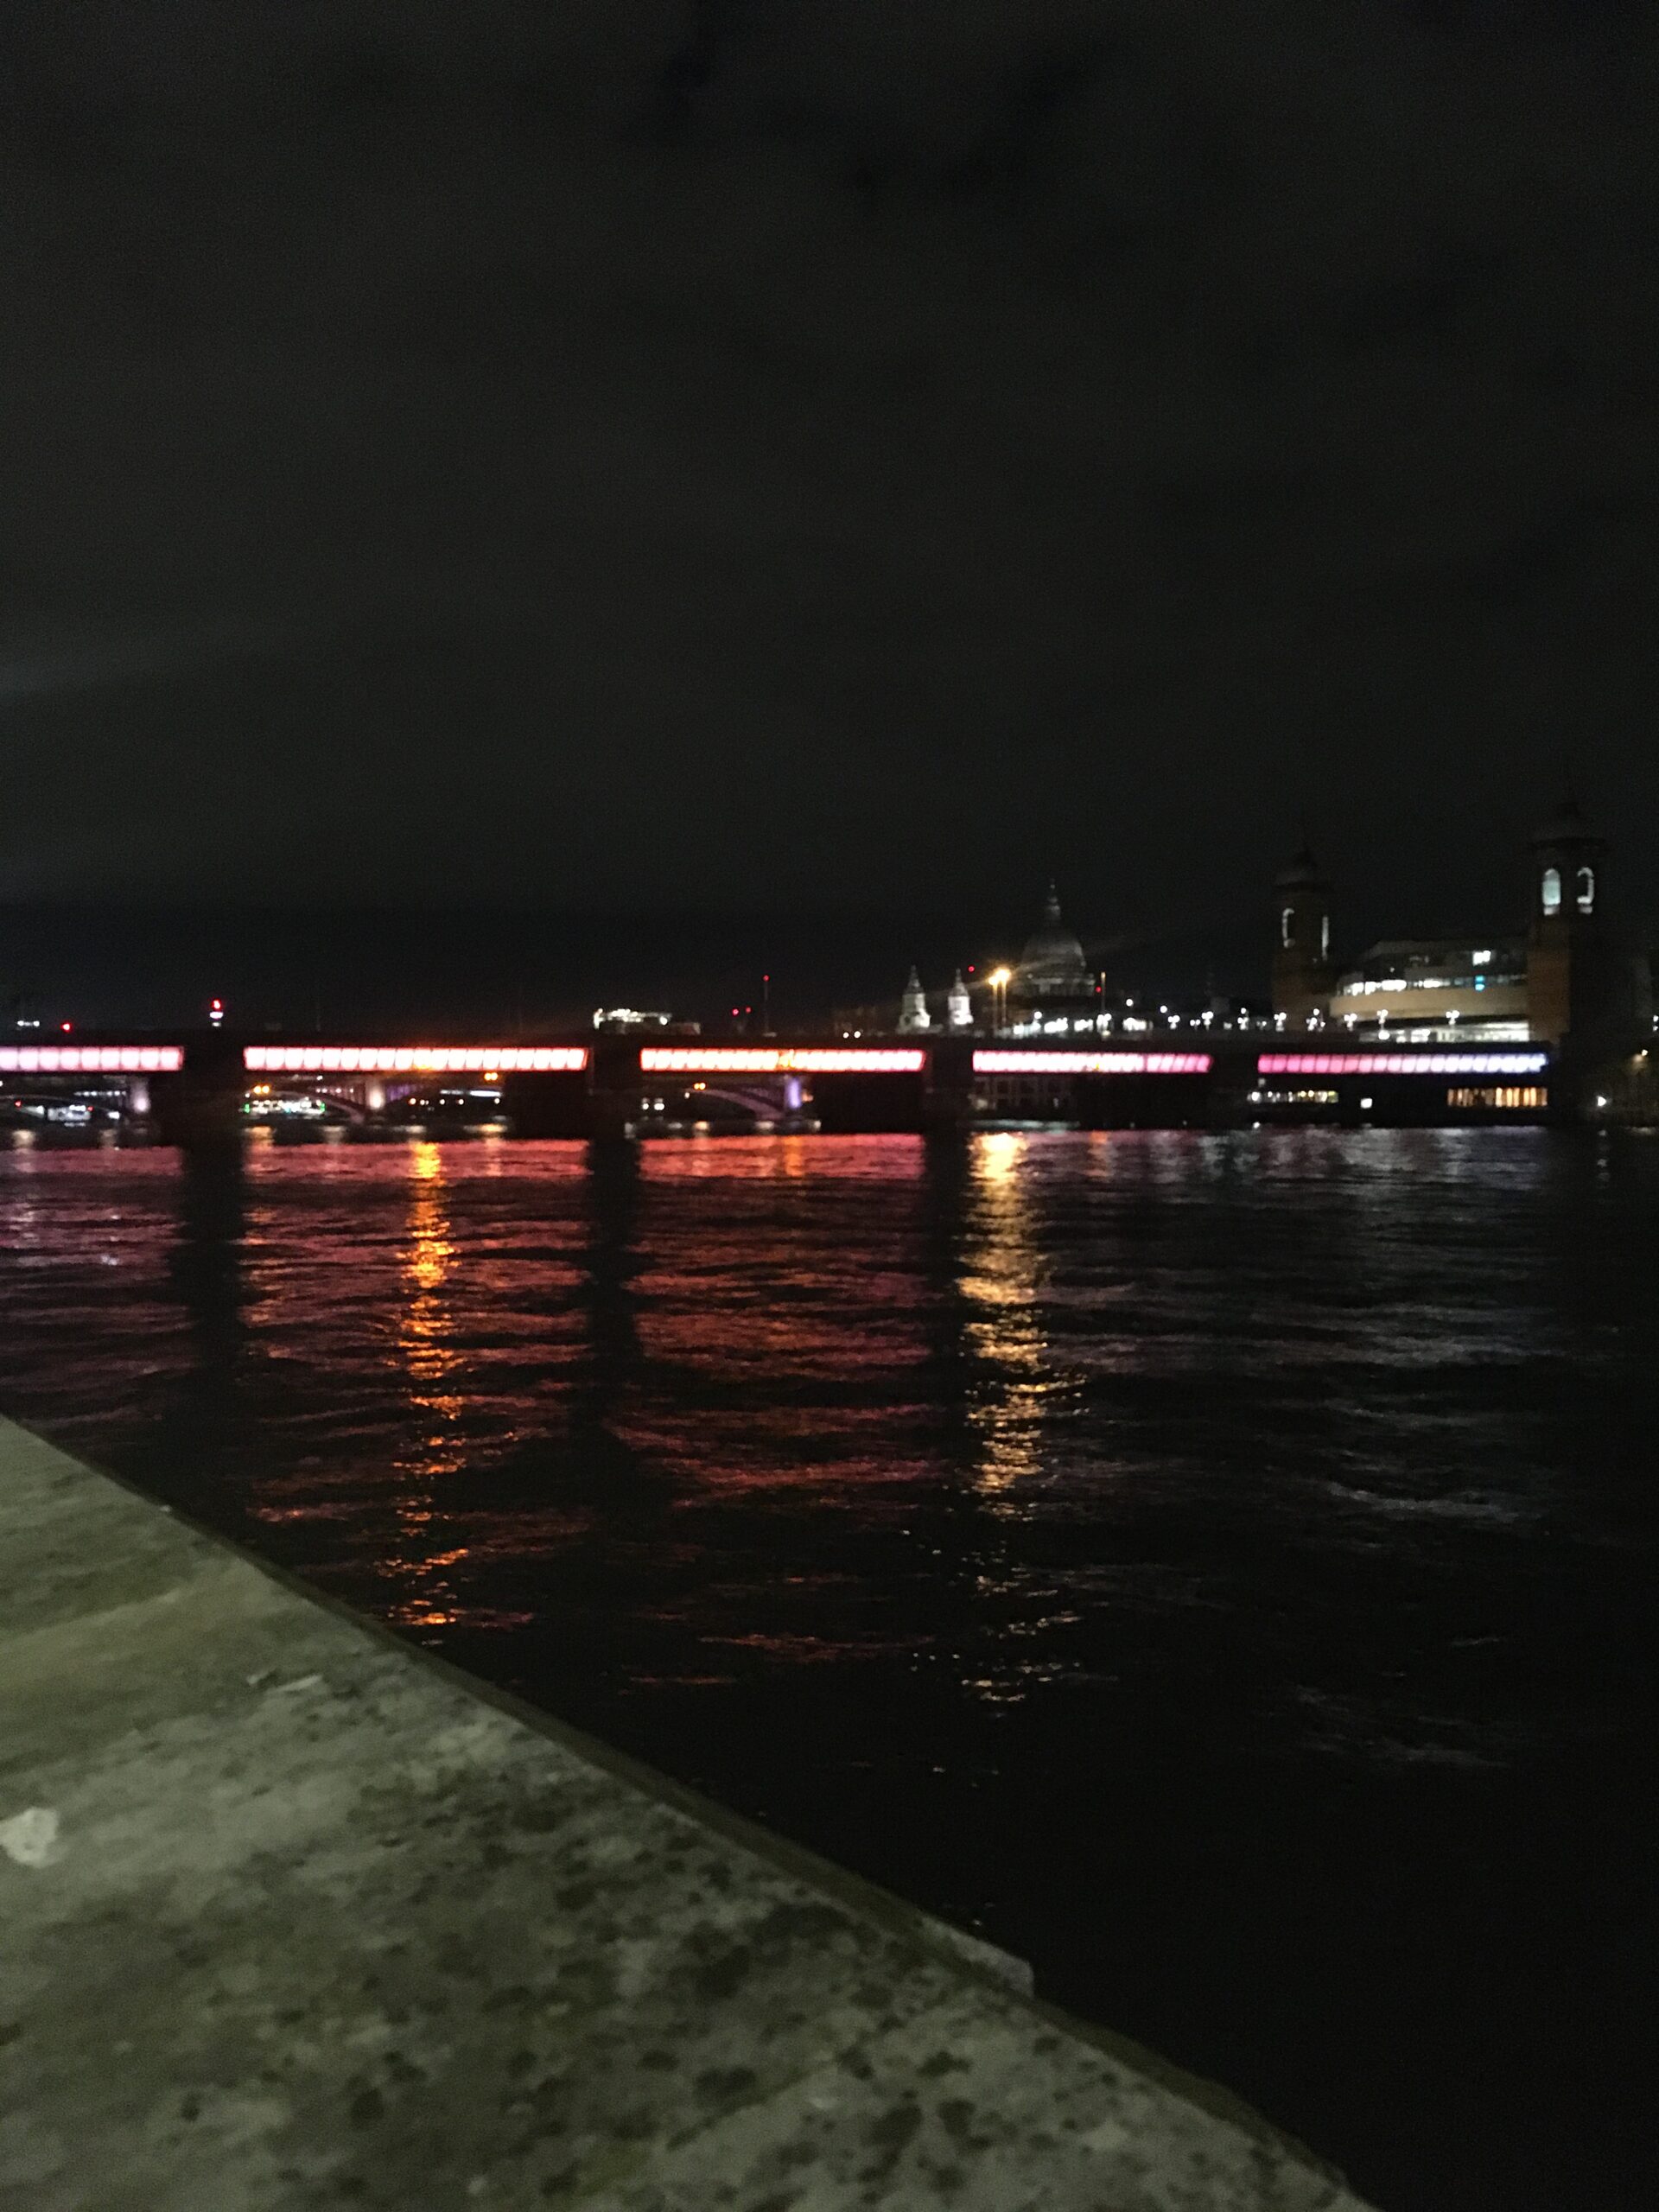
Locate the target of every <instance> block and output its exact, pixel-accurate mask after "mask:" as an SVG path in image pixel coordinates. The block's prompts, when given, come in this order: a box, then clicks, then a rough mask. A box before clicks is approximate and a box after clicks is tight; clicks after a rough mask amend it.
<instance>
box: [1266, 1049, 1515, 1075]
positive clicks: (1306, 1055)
mask: <svg viewBox="0 0 1659 2212" xmlns="http://www.w3.org/2000/svg"><path fill="white" fill-rule="evenodd" d="M1548 1065H1549V1055H1548V1052H1263V1053H1262V1055H1261V1056H1260V1058H1258V1059H1257V1061H1256V1064H1255V1067H1256V1073H1257V1074H1258V1075H1541V1074H1542V1073H1543V1071H1544V1070H1545V1069H1546V1068H1547V1067H1548Z"/></svg>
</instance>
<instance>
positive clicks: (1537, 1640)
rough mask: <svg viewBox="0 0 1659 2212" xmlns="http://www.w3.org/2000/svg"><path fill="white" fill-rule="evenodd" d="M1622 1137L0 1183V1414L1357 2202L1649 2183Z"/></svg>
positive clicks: (1114, 1144) (294, 1168) (893, 1144)
mask: <svg viewBox="0 0 1659 2212" xmlns="http://www.w3.org/2000/svg"><path fill="white" fill-rule="evenodd" d="M1656 1259H1659V1142H1655V1141H1647V1140H1644V1139H1643V1138H1641V1137H1639V1136H1630V1137H1625V1138H1618V1137H1592V1136H1584V1137H1578V1136H1570V1135H1560V1134H1556V1133H1552V1132H1548V1131H1545V1130H1519V1129H1516V1130H1491V1131H1478V1130H1460V1131H1446V1130H1440V1131H1414V1132H1389V1131H1383V1130H1368V1131H1364V1132H1352V1133H1344V1132H1340V1131H1334V1130H1320V1131H1309V1132H1298V1131H1290V1130H1263V1131H1256V1132H1235V1133H1230V1134H1227V1135H1198V1134H1190V1133H1184V1134H1167V1135H1159V1134H1146V1133H1136V1134H1124V1135H1118V1134H1110V1135H1071V1134H1058V1133H1057V1134H1054V1135H1015V1134H992V1133H987V1134H984V1135H979V1136H976V1137H973V1138H971V1139H969V1140H968V1141H965V1142H964V1143H963V1144H961V1145H943V1146H931V1147H930V1146H929V1145H927V1144H925V1143H924V1142H923V1141H920V1140H913V1139H909V1138H893V1137H884V1138H875V1137H870V1138H849V1139H845V1140H841V1139H832V1138H823V1137H820V1138H810V1137H809V1138H798V1139H791V1138H776V1137H756V1138H752V1139H751V1138H722V1139H709V1140H703V1141H686V1142H678V1143H676V1142H668V1141H664V1142H658V1143H653V1144H648V1145H644V1146H639V1147H621V1146H619V1147H615V1148H614V1149H610V1148H606V1147H598V1148H594V1149H592V1150H590V1149H589V1148H588V1147H582V1146H580V1145H560V1144H545V1145H542V1144H531V1143H518V1142H513V1141H507V1140H505V1139H493V1138H490V1139H483V1140H476V1141H456V1142H453V1143H445V1144H442V1145H440V1144H437V1143H429V1142H408V1143H397V1142H394V1143H384V1144H378V1145H375V1144H359V1143H355V1142H343V1141H337V1142H317V1143H308V1144H305V1145H284V1144H278V1143H276V1142H272V1141H270V1140H269V1139H264V1140H260V1139H255V1140H253V1141H251V1142H250V1143H249V1144H248V1145H247V1147H245V1150H244V1152H243V1153H242V1154H241V1155H240V1156H239V1159H236V1160H226V1159H224V1158H215V1157H210V1156H203V1157H200V1158H188V1157H185V1156H182V1155H181V1154H177V1153H175V1152H172V1151H167V1150H161V1149H156V1150H144V1149H129V1150H117V1149H111V1148H102V1149H98V1148H86V1149H76V1148H72V1147H66V1148H62V1149H54V1148H50V1147H47V1146H45V1145H43V1144H40V1145H31V1144H29V1143H28V1142H26V1141H25V1142H23V1143H21V1144H20V1143H18V1142H16V1141H15V1140H14V1141H13V1142H12V1143H11V1144H10V1147H5V1146H3V1145H0V1408H3V1409H4V1410H5V1411H7V1412H10V1413H12V1414H16V1415H17V1416H18V1417H20V1418H22V1419H24V1420H27V1421H31V1422H33V1423H35V1424H36V1425H37V1426H39V1427H41V1428H43V1429H44V1430H45V1431H47V1432H48V1433H49V1434H51V1435H53V1436H54V1437H55V1438H57V1439H58V1440H60V1441H62V1442H63V1443H65V1444H66V1445H67V1446H70V1447H72V1448H76V1449H79V1450H81V1451H83V1452H86V1453H87V1454H88V1455H90V1456H91V1457H92V1458H93V1459H97V1460H99V1461H100V1462H101V1463H103V1464H104V1465H107V1466H109V1467H111V1468H113V1469H115V1470H116V1471H119V1472H122V1473H124V1474H126V1475H128V1476H130V1477H132V1478H136V1479H137V1480H138V1481H140V1482H142V1483H143V1484H146V1485H148V1486H149V1487H150V1488H151V1489H152V1490H154V1491H156V1492H158V1493H161V1494H162V1495H164V1496H166V1497H169V1498H171V1499H173V1500H175V1501H176V1502H177V1503H180V1504H181V1506H183V1507H185V1508H187V1509H188V1510H190V1511H191V1512H193V1513H194V1514H196V1515H198V1516H200V1517H202V1518H204V1519H206V1520H208V1521H210V1522H213V1523H215V1524H217V1525H218V1526H219V1527H220V1528H223V1529H226V1530H228V1531H229V1532H231V1533H232V1535H236V1536H237V1537H238V1538H240V1539H243V1540H245V1541H250V1542H251V1543H253V1544H255V1545H257V1546H258V1547H259V1548H262V1549H264V1550H265V1551H267V1552H269V1553H270V1554H274V1555H275V1556H277V1557H278V1558H280V1559H281V1560H283V1561H284V1562H286V1563H287V1564H289V1565H290V1566H291V1567H296V1568H297V1569H298V1570H299V1571H301V1572H302V1573H304V1574H305V1575H307V1576H308V1577H309V1578H311V1579H313V1580H315V1582H316V1583H318V1584H319V1585H321V1586H322V1587H323V1588H324V1589H326V1590H327V1591H330V1592H334V1593H335V1594H337V1595H338V1596H340V1597H342V1598H344V1599H348V1600H349V1601H350V1602H352V1603H353V1605H358V1606H359V1607H362V1608H363V1609H365V1610H366V1611H372V1612H374V1613H376V1614H378V1615H379V1616H381V1617H382V1618H385V1619H386V1620H388V1621H390V1622H392V1623H394V1624H397V1625H398V1626H399V1627H401V1628H402V1629H404V1630H406V1631H407V1632H408V1633H409V1634H410V1635H411V1636H414V1637H418V1638H419V1639H421V1640H422V1641H423V1642H424V1643H430V1644H432V1645H434V1646H435V1648H437V1649H439V1650H441V1651H442V1652H443V1653H445V1654H446V1655H447V1656H449V1657H451V1658H453V1659H454V1660H456V1661H458V1662H461V1664H463V1665H465V1666H467V1667H468V1668H471V1669H474V1670H476V1671H477V1672H478V1673H480V1674H481V1675H487V1676H488V1677H490V1678H491V1679H492V1680H493V1681H497V1682H499V1683H503V1684H505V1685H507V1686H509V1687H511V1688H513V1689H515V1690H517V1691H518V1692H520V1693H522V1694H524V1695H526V1696H528V1697H530V1698H531V1699H534V1700H537V1702H539V1703H541V1704H543V1705H544V1706H546V1707H549V1708H550V1710H552V1711H553V1712H555V1713H558V1714H560V1715H561V1716H563V1717H564V1718H566V1719H570V1720H572V1721H575V1722H576V1723H577V1724H579V1725H581V1726H584V1727H587V1728H589V1729H591V1730H593V1731H594V1732H596V1733H598V1734H600V1735H601V1736H603V1737H605V1738H607V1739H609V1740H611V1741H613V1742H614V1743H616V1744H618V1745H621V1746H623V1747H625V1748H626V1749H627V1750H628V1751H632V1752H634V1753H636V1754H638V1755H639V1756H640V1757H642V1758H645V1759H647V1760H649V1761H651V1762H652V1764H656V1765H658V1766H659V1767H662V1768H664V1769H666V1770H669V1771H671V1772H672V1773H674V1774H676V1775H677V1776H679V1777H682V1778H683V1779H684V1780H686V1781H688V1782H690V1783H694V1784H696V1785H697V1786H698V1787H700V1788H702V1789H706V1790H708V1791H710V1792H712V1793H713V1794H714V1795H715V1796H719V1797H721V1798H722V1799H724V1800H725V1801H726V1802H728V1803H730V1804H732V1805H734V1806H735V1807H737V1808H740V1809H741V1810H742V1811H744V1812H746V1813H747V1814H750V1815H754V1816H756V1817H758V1818H760V1819H761V1820H763V1821H767V1822H769V1823H771V1824H772V1825H773V1826H775V1827H777V1828H779V1829H780V1830H782V1831H785V1832H786V1833H788V1834H791V1835H794V1836H796V1837H798V1838H799V1839H801V1840H804V1841H805V1842H807V1843H810V1844H811V1845H812V1846H814V1847H817V1849H819V1850H820V1851H822V1852H823V1853H826V1854H828V1855H829V1857H831V1858H833V1859H837V1860H840V1861H841V1862H842V1863H844V1864H847V1865H849V1866H855V1867H856V1868H858V1869H859V1870H860V1871H861V1872H864V1873H866V1874H868V1875H869V1876H872V1877H873V1878H875V1879H876V1880H878V1881H880V1882H881V1883H884V1884H886V1885H888V1886H890V1887H892V1888H893V1889H896V1890H898V1891H902V1892H904V1893H905V1894H906V1895H908V1896H910V1897H913V1898H915V1899H916V1900H918V1902H920V1903H922V1904H926V1905H928V1906H930V1907H931V1908H933V1909H934V1910H938V1911H939V1912H942V1913H944V1914H945V1915H947V1916H950V1917H952V1918H954V1919H956V1920H957V1921H959V1922H962V1923H967V1924H969V1925H971V1926H973V1927H975V1928H976V1929H981V1930H982V1931H983V1932H984V1933H985V1934H986V1935H988V1936H990V1937H991V1938H993V1939H994V1940H995V1941H996V1942H1000V1943H1001V1944H1003V1945H1005V1946H1006V1947H1007V1948H1010V1949H1011V1950H1014V1951H1015V1952H1017V1953H1019V1954H1020V1955H1022V1956H1024V1957H1026V1958H1028V1959H1030V1960H1031V1961H1033V1964H1034V1966H1035V1968H1036V1972H1037V1977H1038V1984H1039V1990H1041V1991H1042V1992H1043V1993H1046V1994H1047V1995H1050V1996H1052V1997H1053V1998H1054V1999H1058V2001H1060V2002H1063V2003H1065V2004H1067V2005H1072V2006H1074V2007H1076V2008H1077V2009H1078V2010H1080V2011H1082V2012H1086V2013H1088V2014H1090V2015H1091V2016H1093V2017H1095V2018H1100V2019H1103V2020H1104V2021H1105V2022H1107V2023H1108V2024H1110V2025H1112V2026H1114V2027H1116V2028H1117V2029H1120V2030H1122V2031H1124V2032H1126V2033H1128V2034H1129V2035H1132V2036H1135V2037H1139V2038H1140V2039H1141V2040H1143V2041H1144V2042H1146V2043H1147V2044H1151V2045H1153V2046H1154V2048H1156V2049H1158V2050H1161V2051H1163V2052H1165V2053H1166V2054H1167V2055H1168V2056H1171V2057H1173V2058H1174V2059H1176V2060H1177V2061H1179V2063H1183V2064H1184V2065H1186V2066H1188V2067H1191V2068H1192V2069H1195V2070H1197V2071H1198V2072H1199V2073H1202V2074H1205V2075H1212V2076H1214V2077H1216V2078H1217V2079H1219V2080H1221V2081H1223V2082H1226V2083H1227V2084H1229V2085H1230V2087H1231V2088H1235V2089H1236V2090H1237V2091H1239V2092H1240V2093H1241V2094H1243V2095H1245V2096H1246V2097H1248V2098H1249V2099H1250V2100H1251V2101H1254V2102H1255V2103H1256V2104H1258V2105H1259V2106H1260V2107H1262V2109H1264V2110H1265V2111H1266V2112H1268V2113H1269V2114H1270V2115H1271V2116H1272V2117H1273V2118H1274V2119H1275V2120H1278V2121H1280V2122H1281V2124H1282V2125H1284V2126H1287V2127H1289V2128H1291V2129H1292V2130H1294V2132H1297V2133H1300V2134H1302V2135H1303V2136H1305V2137H1306V2139H1308V2140H1310V2141H1312V2142H1313V2143H1314V2144H1315V2145H1317V2146H1318V2147H1319V2149H1320V2150H1322V2151H1323V2152H1325V2153H1326V2154H1327V2155H1328V2156H1330V2157H1331V2158H1333V2159H1334V2160H1336V2161H1337V2162H1338V2163H1340V2164H1343V2165H1344V2167H1345V2168H1346V2169H1347V2171H1349V2173H1350V2175H1351V2177H1352V2178H1353V2180H1354V2181H1355V2182H1356V2183H1357V2185H1358V2186H1359V2187H1360V2188H1361V2189H1362V2190H1364V2191H1366V2192H1367V2193H1369V2194H1371V2195H1373V2196H1376V2198H1377V2199H1378V2200H1379V2201H1380V2202H1383V2204H1384V2205H1386V2206H1388V2207H1389V2212H1473V2208H1477V2207H1478V2208H1487V2207H1491V2208H1494V2212H1497V2208H1502V2212H1526V2209H1527V2208H1534V2207H1536V2208H1539V2209H1540V2212H1578V2209H1579V2208H1584V2212H1592V2208H1593V2209H1594V2212H1615V2208H1620V2207H1623V2206H1624V2205H1627V2204H1631V2205H1633V2204H1635V2203H1637V2202H1644V2201H1651V2197H1652V2192H1653V2184H1654V2182H1655V2179H1656V2177H1659V2160H1656V2158H1655V2156H1654V2146H1653V2144H1652V2141H1651V2139H1650V2138H1649V2135H1648V2133H1647V2129H1648V2126H1649V2121H1648V2119H1647V2113H1646V2106H1647V2094H1646V2088H1645V2082H1644V2081H1642V2082H1639V2081H1638V2079H1637V2064H1636V2061H1635V2057H1634V2050H1635V2044H1636V2038H1637V2036H1638V2035H1639V2033H1640V2028H1641V2024H1642V2023H1643V2017H1644V2015H1645V2013H1646V2012H1647V2011H1648V2009H1649V1999H1650V1990H1651V1986H1652V1985H1651V1976H1652V1974H1653V1968H1654V1965H1655V1951H1656V1946H1655V1934H1656V1918H1659V1914H1656V1901H1655V1900H1656V1890H1655V1885H1654V1881H1653V1869H1652V1863H1651V1857H1650V1851H1649V1834H1648V1816H1647V1814H1646V1810H1645V1799H1646V1795H1647V1787H1646V1785H1647V1783H1648V1779H1649V1777H1648V1774H1647V1771H1646V1770H1647V1768H1648V1766H1649V1764H1650V1757H1651V1745H1652V1734H1653V1727H1654V1722H1655V1719H1656V1712H1659V1700H1656V1694H1655V1693H1656V1685H1655V1668H1654V1651H1653V1644H1652V1642H1651V1636H1650V1630H1649V1624H1648V1613H1649V1603H1650V1597H1651V1591H1652V1585H1653V1581H1654V1567H1655V1549H1656V1545H1655V1533H1656V1520H1659V1514H1656V1503H1655V1480H1656V1452H1655V1449H1654V1440H1655V1436H1656V1432H1659V1422H1656V1414H1659V1276H1656Z"/></svg>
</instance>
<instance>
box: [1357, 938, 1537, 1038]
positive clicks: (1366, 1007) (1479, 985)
mask: <svg viewBox="0 0 1659 2212" xmlns="http://www.w3.org/2000/svg"><path fill="white" fill-rule="evenodd" d="M1526 956H1527V949H1526V945H1525V944H1524V943H1523V941H1522V939H1521V938H1487V939H1485V940H1484V942H1482V943H1478V944H1471V943H1470V942H1469V941H1468V940H1467V939H1466V938H1465V939H1459V938H1384V939H1383V940H1382V941H1381V942H1380V943H1379V944H1373V945H1371V946H1370V947H1368V948H1367V950H1365V951H1364V952H1363V953H1362V954H1361V955H1360V957H1359V959H1358V962H1357V963H1356V965H1355V966H1354V967H1352V968H1351V969H1348V970H1346V971H1345V972H1344V974H1343V975H1341V976H1338V978H1337V981H1336V986H1335V988H1334V989H1333V990H1332V995H1331V998H1330V1001H1329V1003H1328V1008H1327V1013H1328V1018H1329V1020H1330V1021H1331V1023H1332V1025H1333V1026H1334V1027H1338V1028H1341V1029H1346V1030H1351V1031H1353V1032H1354V1033H1356V1034H1358V1035H1363V1036H1366V1037H1381V1036H1383V1035H1384V1034H1386V1035H1388V1036H1391V1037H1396V1038H1398V1039H1401V1040H1402V1042H1405V1043H1408V1044H1409V1043H1416V1044H1425V1045H1427V1044H1435V1045H1441V1044H1455V1043H1456V1042H1457V1041H1458V1040H1459V1039H1460V1038H1463V1039H1467V1038H1478V1039H1484V1040H1485V1041H1486V1042H1488V1043H1491V1044H1525V1043H1527V1042H1528V1040H1529V1039H1530V1037H1531V1035H1532V1029H1531V1026H1530V1023H1529V1018H1528V1001H1527V957H1526ZM1316 1026H1317V1025H1316Z"/></svg>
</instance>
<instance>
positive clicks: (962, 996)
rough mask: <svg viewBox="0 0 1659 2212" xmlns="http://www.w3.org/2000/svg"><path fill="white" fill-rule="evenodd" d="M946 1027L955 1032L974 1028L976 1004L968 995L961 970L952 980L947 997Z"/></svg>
mask: <svg viewBox="0 0 1659 2212" xmlns="http://www.w3.org/2000/svg"><path fill="white" fill-rule="evenodd" d="M944 1026H945V1027H946V1028H947V1029H953V1030H963V1029H971V1028H972V1027H973V1026H974V1002H973V1001H972V999H971V998H969V995H968V986H967V984H966V983H964V982H963V980H962V970H961V969H960V968H958V969H957V972H956V974H955V975H954V976H952V977H951V978H950V991H949V992H948V993H947V995H946V997H945V1001H944Z"/></svg>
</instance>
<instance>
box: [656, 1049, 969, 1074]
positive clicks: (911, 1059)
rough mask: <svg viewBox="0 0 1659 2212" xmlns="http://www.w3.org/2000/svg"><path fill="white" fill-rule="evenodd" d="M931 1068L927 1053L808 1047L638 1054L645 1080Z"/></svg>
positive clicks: (902, 1071)
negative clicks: (855, 1050) (661, 1076)
mask: <svg viewBox="0 0 1659 2212" xmlns="http://www.w3.org/2000/svg"><path fill="white" fill-rule="evenodd" d="M926 1064H927V1055H926V1053H925V1052H912V1051H906V1050H892V1051H888V1050H883V1049H880V1048H879V1047H877V1048H874V1049H868V1050H865V1051H861V1052H841V1051H838V1050H836V1048H835V1047H834V1046H818V1045H808V1046H800V1047H797V1048H793V1049H791V1047H790V1046H783V1047H781V1048H779V1050H777V1051H770V1050H768V1049H766V1047H765V1046H755V1047H753V1048H751V1047H749V1046H714V1045H701V1046H699V1045H685V1046H681V1045H647V1046H645V1047H644V1048H643V1049H642V1051H641V1052H640V1054H639V1066H640V1069H641V1071H642V1072H643V1073H645V1074H646V1075H919V1074H920V1073H921V1071H922V1070H923V1068H924V1067H925V1065H926Z"/></svg>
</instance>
